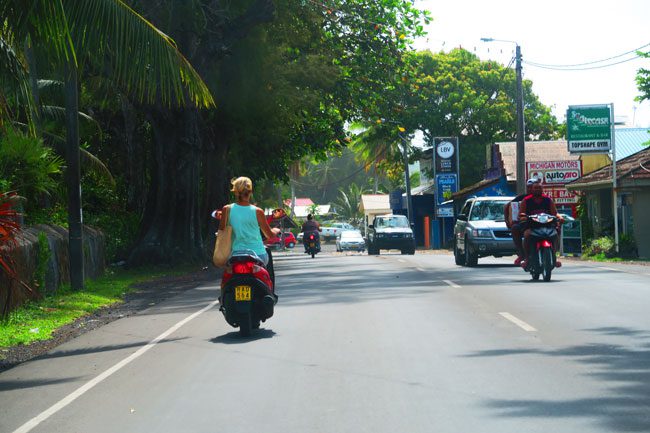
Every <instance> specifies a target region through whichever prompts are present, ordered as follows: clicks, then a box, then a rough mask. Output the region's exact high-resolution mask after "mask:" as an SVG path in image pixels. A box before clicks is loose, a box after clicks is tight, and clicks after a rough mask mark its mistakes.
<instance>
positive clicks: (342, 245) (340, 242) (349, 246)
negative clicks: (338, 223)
mask: <svg viewBox="0 0 650 433" xmlns="http://www.w3.org/2000/svg"><path fill="white" fill-rule="evenodd" d="M365 250H366V240H365V239H364V238H363V236H361V232H360V231H359V230H347V231H344V232H341V234H340V235H339V237H337V238H336V251H338V252H343V251H359V252H364V251H365Z"/></svg>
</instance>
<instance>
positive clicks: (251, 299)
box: [212, 209, 286, 336]
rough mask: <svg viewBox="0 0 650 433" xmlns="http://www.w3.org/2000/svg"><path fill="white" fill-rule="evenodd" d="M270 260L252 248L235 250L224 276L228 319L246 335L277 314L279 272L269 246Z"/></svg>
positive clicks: (224, 306)
mask: <svg viewBox="0 0 650 433" xmlns="http://www.w3.org/2000/svg"><path fill="white" fill-rule="evenodd" d="M220 214H221V212H219V211H215V212H213V213H212V217H213V218H215V219H220V217H221V215H220ZM284 215H286V214H285V212H284V211H283V210H282V209H276V210H275V211H273V215H272V218H273V219H280V218H283V217H284ZM266 252H267V254H268V255H269V262H268V264H267V265H266V267H264V262H263V261H262V259H260V257H259V256H258V255H257V254H255V252H254V251H251V250H241V251H233V252H232V254H231V256H230V259H229V260H228V262H227V264H226V267H225V269H224V271H223V276H222V278H221V293H222V297H221V299H220V301H221V307H220V308H219V310H220V311H221V312H222V313H223V315H224V317H225V319H226V322H228V323H229V324H230V325H231V326H233V327H235V328H239V333H240V334H241V335H242V336H249V335H250V334H251V331H252V330H253V329H257V328H259V327H260V322H265V321H266V320H267V319H269V318H271V317H272V316H273V311H274V306H275V304H276V303H277V300H278V297H277V296H276V295H275V274H274V272H273V256H272V254H271V251H270V250H269V248H266Z"/></svg>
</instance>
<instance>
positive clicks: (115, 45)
mask: <svg viewBox="0 0 650 433" xmlns="http://www.w3.org/2000/svg"><path fill="white" fill-rule="evenodd" d="M0 17H3V18H2V20H3V21H2V22H1V23H0V24H1V26H0V40H1V41H2V42H1V44H5V45H8V46H12V47H13V50H15V51H18V50H19V48H18V47H23V46H26V47H33V49H34V50H36V51H38V52H40V53H41V54H42V55H43V57H47V58H48V59H49V61H50V62H51V63H52V64H53V65H56V66H58V67H59V68H61V69H63V70H64V76H65V89H66V92H65V93H66V98H65V99H66V101H65V110H66V141H67V145H66V162H67V170H66V171H67V176H66V178H67V183H68V225H69V254H70V280H71V285H72V287H73V288H74V289H81V288H83V284H84V276H83V249H82V223H81V196H80V164H79V158H80V153H79V124H78V123H79V114H78V113H79V109H78V105H79V95H78V88H79V83H78V71H79V68H80V67H81V66H88V65H91V66H92V65H94V66H99V69H101V70H103V71H110V72H109V73H107V75H109V76H110V79H111V81H112V82H114V83H116V84H118V85H120V86H121V87H122V88H123V89H125V91H126V92H127V93H129V94H131V95H132V96H133V97H134V98H135V99H137V100H139V101H142V102H147V103H152V104H153V103H160V104H163V105H187V104H193V105H196V106H204V107H208V106H211V105H213V103H214V101H213V99H212V96H211V94H210V92H209V90H208V88H207V86H206V85H205V83H204V82H203V80H201V78H200V77H199V75H198V74H197V73H196V71H195V70H194V68H193V67H192V65H190V63H189V62H188V61H187V60H186V59H185V57H183V55H182V54H181V53H180V52H179V51H178V49H177V47H176V44H175V43H174V41H173V40H172V39H171V38H169V37H168V36H167V35H165V34H164V33H162V32H161V31H160V30H158V29H157V28H156V27H155V26H153V25H152V24H151V23H149V22H148V21H147V20H145V19H144V18H143V17H142V16H140V15H139V14H138V13H137V12H135V11H134V10H133V9H131V8H130V7H129V6H127V5H126V4H125V3H124V2H123V1H121V0H84V1H78V0H47V1H42V0H3V1H2V2H1V3H0ZM16 57H19V56H16ZM2 61H4V59H3V60H0V62H2ZM3 69H8V68H7V67H6V66H0V72H1V71H2V70H3ZM0 104H2V102H0Z"/></svg>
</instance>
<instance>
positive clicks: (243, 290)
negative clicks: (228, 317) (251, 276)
mask: <svg viewBox="0 0 650 433" xmlns="http://www.w3.org/2000/svg"><path fill="white" fill-rule="evenodd" d="M250 300H251V286H237V287H235V301H250Z"/></svg>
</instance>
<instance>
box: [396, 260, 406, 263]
mask: <svg viewBox="0 0 650 433" xmlns="http://www.w3.org/2000/svg"><path fill="white" fill-rule="evenodd" d="M397 261H398V262H400V263H406V260H404V259H397Z"/></svg>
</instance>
